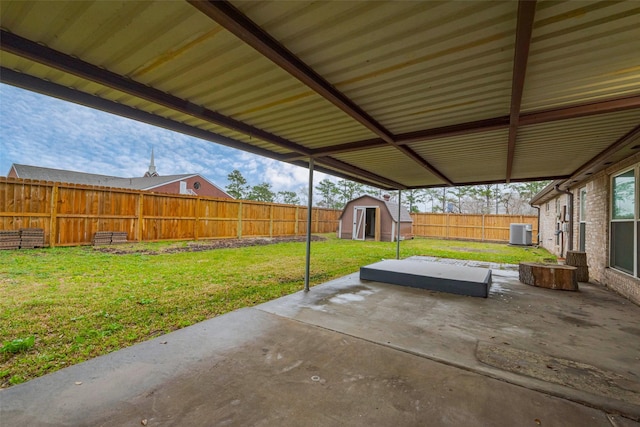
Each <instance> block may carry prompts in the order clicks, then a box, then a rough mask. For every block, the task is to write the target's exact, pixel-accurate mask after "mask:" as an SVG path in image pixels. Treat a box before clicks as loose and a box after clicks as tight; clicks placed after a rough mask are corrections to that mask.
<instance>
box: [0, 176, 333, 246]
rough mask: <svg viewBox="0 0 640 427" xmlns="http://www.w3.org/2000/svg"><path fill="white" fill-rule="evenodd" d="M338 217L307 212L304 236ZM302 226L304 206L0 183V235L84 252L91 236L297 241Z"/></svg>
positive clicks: (25, 182) (330, 228)
mask: <svg viewBox="0 0 640 427" xmlns="http://www.w3.org/2000/svg"><path fill="white" fill-rule="evenodd" d="M340 213H341V211H337V210H333V209H323V208H313V210H312V221H311V232H312V233H328V232H334V231H336V229H337V226H338V217H339V216H340ZM306 224H307V208H306V207H304V206H292V205H282V204H275V203H263V202H254V201H246V200H233V199H216V198H209V197H197V196H190V195H178V194H161V193H152V192H147V191H139V190H126V189H117V188H110V187H93V186H87V185H76V184H64V183H54V182H45V181H33V180H24V179H15V178H0V230H17V229H20V228H42V229H44V234H45V244H46V245H48V246H74V245H88V244H91V241H92V238H93V236H94V234H95V233H96V232H98V231H116V232H126V233H127V236H128V239H129V240H132V241H157V240H197V239H232V238H242V237H279V236H298V235H304V234H306V230H307V228H306ZM52 236H54V237H53V238H52Z"/></svg>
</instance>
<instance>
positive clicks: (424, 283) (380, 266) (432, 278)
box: [360, 259, 491, 298]
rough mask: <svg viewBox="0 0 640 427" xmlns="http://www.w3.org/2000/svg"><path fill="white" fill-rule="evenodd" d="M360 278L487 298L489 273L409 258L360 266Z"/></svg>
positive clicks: (476, 268)
mask: <svg viewBox="0 0 640 427" xmlns="http://www.w3.org/2000/svg"><path fill="white" fill-rule="evenodd" d="M360 279H361V280H374V281H376V282H382V283H391V284H394V285H401V286H409V287H412V288H421V289H429V290H432V291H440V292H449V293H451V294H458V295H468V296H472V297H482V298H487V297H488V296H489V287H490V286H491V270H489V269H486V268H478V267H467V266H461V265H447V264H442V263H438V262H429V261H416V260H412V259H404V260H395V259H389V260H384V261H380V262H377V263H375V264H371V265H367V266H365V267H361V268H360Z"/></svg>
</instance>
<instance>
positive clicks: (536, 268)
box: [518, 262, 578, 291]
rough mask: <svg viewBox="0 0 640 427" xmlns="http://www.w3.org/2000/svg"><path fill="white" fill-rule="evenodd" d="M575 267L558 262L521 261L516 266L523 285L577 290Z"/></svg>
mask: <svg viewBox="0 0 640 427" xmlns="http://www.w3.org/2000/svg"><path fill="white" fill-rule="evenodd" d="M576 270H577V268H576V267H573V266H570V265H559V264H540V263H536V262H521V263H520V266H519V268H518V271H519V279H520V281H521V282H522V283H524V284H525V285H531V286H537V287H539V288H547V289H559V290H563V291H577V290H578V280H577V278H576Z"/></svg>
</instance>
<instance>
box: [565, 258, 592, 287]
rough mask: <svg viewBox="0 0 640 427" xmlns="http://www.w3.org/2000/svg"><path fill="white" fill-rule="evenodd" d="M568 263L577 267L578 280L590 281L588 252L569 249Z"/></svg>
mask: <svg viewBox="0 0 640 427" xmlns="http://www.w3.org/2000/svg"><path fill="white" fill-rule="evenodd" d="M566 264H567V265H571V266H574V267H576V268H577V271H576V279H577V280H578V282H588V281H589V266H588V265H587V253H586V252H579V251H567V260H566Z"/></svg>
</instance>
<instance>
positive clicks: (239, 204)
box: [238, 202, 242, 239]
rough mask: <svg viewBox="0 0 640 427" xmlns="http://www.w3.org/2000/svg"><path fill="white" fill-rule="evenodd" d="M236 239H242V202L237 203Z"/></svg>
mask: <svg viewBox="0 0 640 427" xmlns="http://www.w3.org/2000/svg"><path fill="white" fill-rule="evenodd" d="M238 239H242V202H239V203H238Z"/></svg>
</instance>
